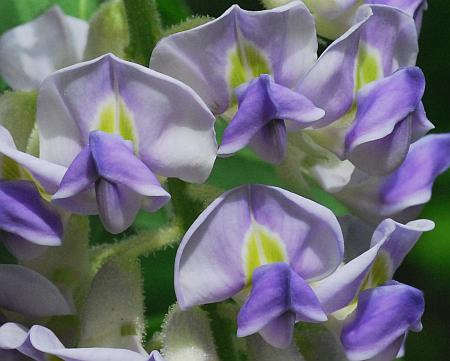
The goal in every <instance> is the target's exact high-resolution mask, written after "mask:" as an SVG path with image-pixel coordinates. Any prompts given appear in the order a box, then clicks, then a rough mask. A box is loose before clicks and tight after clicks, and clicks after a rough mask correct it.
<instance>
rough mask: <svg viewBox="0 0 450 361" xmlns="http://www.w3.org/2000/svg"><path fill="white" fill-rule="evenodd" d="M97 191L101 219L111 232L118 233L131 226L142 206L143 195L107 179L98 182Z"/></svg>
mask: <svg viewBox="0 0 450 361" xmlns="http://www.w3.org/2000/svg"><path fill="white" fill-rule="evenodd" d="M95 193H96V198H97V205H98V212H99V215H100V219H101V220H102V223H103V225H104V226H105V228H106V229H107V230H108V231H109V232H111V233H112V234H117V233H120V232H123V231H124V230H125V229H127V228H128V227H130V226H131V224H132V223H133V221H134V219H135V218H136V215H137V213H138V212H139V208H140V207H141V198H142V196H141V195H139V194H137V193H136V192H134V191H133V190H131V189H130V188H128V187H127V186H125V185H122V184H118V183H111V182H109V181H108V180H106V179H101V180H99V181H98V182H97V183H96V185H95Z"/></svg>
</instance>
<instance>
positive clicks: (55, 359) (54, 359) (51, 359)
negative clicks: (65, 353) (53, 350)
mask: <svg viewBox="0 0 450 361" xmlns="http://www.w3.org/2000/svg"><path fill="white" fill-rule="evenodd" d="M45 358H46V359H47V360H48V361H64V360H63V359H62V358H59V357H57V356H54V355H47V356H46V357H45Z"/></svg>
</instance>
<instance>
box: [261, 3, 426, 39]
mask: <svg viewBox="0 0 450 361" xmlns="http://www.w3.org/2000/svg"><path fill="white" fill-rule="evenodd" d="M291 1H292V0H263V3H264V4H265V5H266V7H268V8H273V7H277V6H281V5H284V4H287V3H289V2H291ZM303 2H304V3H305V4H306V6H308V9H310V10H311V12H312V14H313V15H314V18H315V19H316V26H317V31H318V33H319V35H321V36H323V37H325V38H328V39H336V38H338V37H339V36H340V35H342V34H343V33H345V32H346V31H347V30H348V29H349V28H350V27H351V26H352V25H354V23H355V17H356V13H357V11H358V9H359V7H360V6H361V5H364V4H379V5H388V6H392V7H395V8H397V9H400V10H402V11H404V12H405V13H407V14H408V15H409V16H411V17H413V18H414V21H415V23H416V27H417V31H418V32H419V31H420V28H421V25H422V17H423V12H424V10H425V9H426V8H427V2H426V0H303Z"/></svg>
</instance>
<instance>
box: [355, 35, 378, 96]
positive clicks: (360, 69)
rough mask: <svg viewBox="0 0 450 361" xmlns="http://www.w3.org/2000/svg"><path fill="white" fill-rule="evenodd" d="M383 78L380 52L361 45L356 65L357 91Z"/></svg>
mask: <svg viewBox="0 0 450 361" xmlns="http://www.w3.org/2000/svg"><path fill="white" fill-rule="evenodd" d="M382 76H383V67H382V63H381V59H380V56H379V55H378V52H377V51H376V50H374V49H370V48H369V46H368V45H363V44H361V45H360V47H359V52H358V59H357V65H356V81H355V87H356V91H358V90H359V89H361V88H362V87H363V86H364V85H366V84H369V83H371V82H373V81H375V80H377V79H380V78H381V77H382Z"/></svg>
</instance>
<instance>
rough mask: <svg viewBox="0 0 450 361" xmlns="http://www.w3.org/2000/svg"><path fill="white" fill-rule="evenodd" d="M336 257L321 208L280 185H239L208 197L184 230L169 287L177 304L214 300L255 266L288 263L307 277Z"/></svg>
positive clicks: (336, 244) (327, 268)
mask: <svg viewBox="0 0 450 361" xmlns="http://www.w3.org/2000/svg"><path fill="white" fill-rule="evenodd" d="M261 237H263V238H264V240H260V238H261ZM255 242H256V243H258V242H263V245H262V248H263V249H262V250H258V249H257V248H256V249H255V248H254V245H255V244H256V243H255ZM269 250H270V251H269ZM260 252H262V254H260ZM342 255H343V240H342V233H341V230H340V227H339V223H338V222H337V219H336V217H335V216H334V215H333V213H332V212H331V211H329V210H328V209H327V208H325V207H322V206H320V205H319V204H317V203H314V202H312V201H310V200H307V199H305V198H303V197H300V196H298V195H295V194H293V193H290V192H287V191H284V190H282V189H280V188H276V187H268V186H262V185H251V186H242V187H239V188H236V189H233V190H231V191H229V192H226V193H224V194H223V195H222V196H221V197H220V198H218V199H217V200H216V201H214V202H213V203H212V204H211V205H210V206H209V207H208V208H207V209H206V210H205V211H204V212H203V213H202V214H201V215H200V217H199V218H198V219H197V220H196V221H195V222H194V224H193V225H192V226H191V228H190V229H189V230H188V232H187V233H186V235H185V237H184V238H183V240H182V242H181V245H180V247H179V248H178V253H177V259H176V266H175V291H176V293H177V299H178V302H179V304H180V307H182V308H187V307H190V306H193V305H198V304H205V303H211V302H219V301H223V300H225V299H227V298H229V297H232V296H234V295H235V294H236V293H238V292H239V291H240V290H241V289H242V288H243V287H244V285H245V284H246V282H249V281H250V280H251V273H252V272H253V266H254V265H255V264H256V265H257V266H259V265H263V264H266V263H274V262H282V261H285V262H289V264H290V265H291V266H292V268H293V269H294V270H295V271H296V273H298V274H299V275H300V276H301V277H302V278H304V279H306V280H308V281H309V280H314V279H320V278H322V277H325V276H326V275H328V274H330V273H332V272H333V271H334V270H335V269H336V268H337V267H338V265H339V264H340V263H341V261H342ZM263 259H266V260H268V261H267V262H264V261H262V260H263ZM254 261H255V262H256V263H255V262H254ZM205 270H207V271H205Z"/></svg>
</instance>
